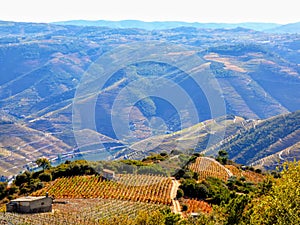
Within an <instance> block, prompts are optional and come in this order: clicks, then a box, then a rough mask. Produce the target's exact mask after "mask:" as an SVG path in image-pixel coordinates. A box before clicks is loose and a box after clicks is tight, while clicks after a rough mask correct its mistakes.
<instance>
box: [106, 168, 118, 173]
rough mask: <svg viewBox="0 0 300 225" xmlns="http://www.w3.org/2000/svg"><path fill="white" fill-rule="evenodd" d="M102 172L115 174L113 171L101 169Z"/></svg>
mask: <svg viewBox="0 0 300 225" xmlns="http://www.w3.org/2000/svg"><path fill="white" fill-rule="evenodd" d="M103 172H104V173H115V172H114V171H112V170H108V169H103Z"/></svg>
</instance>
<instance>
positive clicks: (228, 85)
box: [0, 21, 300, 172]
mask: <svg viewBox="0 0 300 225" xmlns="http://www.w3.org/2000/svg"><path fill="white" fill-rule="evenodd" d="M66 23H67V22H66ZM68 23H69V25H59V24H39V23H16V22H3V21H2V22H0V116H1V118H0V123H1V126H0V128H1V130H0V160H1V164H0V167H1V171H2V170H3V171H6V170H8V169H11V168H12V170H11V171H13V172H16V171H18V170H21V169H23V165H21V164H20V163H22V162H23V161H22V160H23V159H24V157H26V154H27V152H29V151H31V150H32V151H35V150H37V151H38V152H37V153H36V154H30V158H28V159H29V160H34V159H35V158H36V157H40V156H42V155H45V156H47V157H50V158H52V157H53V158H55V157H58V155H59V154H65V153H66V154H67V153H70V155H72V153H74V151H76V153H77V155H79V154H78V152H80V151H81V152H82V154H84V151H86V152H88V151H89V152H91V151H93V152H94V153H95V152H97V151H98V152H101V151H102V152H103V151H105V152H108V153H109V155H110V156H111V157H125V155H127V156H128V157H129V156H131V155H132V157H135V156H134V154H132V153H133V151H136V149H137V148H138V149H140V148H143V150H145V149H144V147H145V146H144V144H145V140H147V139H148V140H149V138H150V139H151V138H154V140H155V139H156V138H161V137H163V140H162V141H163V143H164V144H163V145H160V146H161V147H159V146H157V147H155V148H154V143H155V142H157V141H153V142H152V143H151V144H148V146H147V147H148V148H150V147H151V146H152V147H153V148H152V151H161V150H163V149H164V148H168V149H166V150H168V151H172V150H174V149H173V148H175V147H174V146H176V140H177V139H175V140H174V138H172V134H174V137H176V135H177V134H180V133H181V134H183V136H182V137H181V138H182V139H181V140H184V141H187V140H192V139H194V140H195V137H196V138H198V137H200V138H202V141H201V140H199V144H198V145H197V146H196V147H197V149H198V150H199V151H203V150H205V149H206V144H207V137H209V136H210V135H212V133H211V131H209V130H207V128H208V127H213V126H215V127H214V128H215V130H213V133H214V135H215V139H214V141H216V142H213V143H212V144H217V141H221V140H219V139H218V138H219V137H222V135H223V134H222V135H221V133H222V132H225V134H224V136H223V137H224V138H229V137H230V136H231V135H234V134H235V133H236V132H238V131H239V130H240V129H241V128H243V126H244V125H245V124H248V123H250V124H252V122H251V121H252V120H253V121H257V120H265V119H268V118H270V117H274V116H278V115H281V114H287V113H290V112H295V111H297V110H299V109H300V92H299V91H298V90H300V66H299V65H300V35H298V34H294V35H291V34H285V33H266V32H261V31H258V30H257V31H255V30H253V29H252V28H254V27H253V26H254V25H255V24H254V25H253V24H252V25H251V26H252V28H251V29H249V28H250V27H248V28H242V27H235V26H233V27H231V28H229V27H227V28H224V27H222V28H221V27H220V26H219V25H218V26H219V27H218V28H217V29H213V28H196V27H187V26H181V25H187V24H184V23H177V25H176V24H175V23H174V24H173V25H172V26H175V27H172V28H169V29H167V28H166V27H165V29H163V30H158V29H157V30H152V29H154V28H153V27H152V28H151V26H154V25H151V26H150V25H149V27H148V29H150V30H147V29H137V28H132V27H135V25H134V24H135V22H134V21H127V22H124V24H129V25H126V26H130V27H131V28H122V29H121V28H116V27H108V25H106V26H105V27H103V26H102V25H99V26H75V25H70V24H72V22H68ZM130 23H131V25H130ZM139 23H140V25H139V26H141V25H142V24H143V22H139ZM74 24H75V22H74ZM150 24H151V23H150ZM169 25H171V24H169ZM178 25H180V27H178ZM248 25H249V24H248ZM110 26H113V25H110ZM118 26H120V25H118ZM124 26H125V25H124ZM211 26H212V25H211ZM249 26H250V25H249ZM256 26H258V27H261V29H263V30H273V31H274V29H277V28H276V26H275V25H274V24H264V26H263V25H259V24H256ZM290 26H292V25H290ZM293 26H294V27H297V24H294V25H293ZM160 27H161V28H162V26H160ZM143 28H147V27H146V25H145V27H143ZM284 28H285V29H286V30H287V29H292V30H293V29H295V30H296V28H287V27H286V26H285V27H284ZM155 29H156V28H155ZM256 29H259V28H256ZM273 31H272V32H273ZM146 42H155V43H167V44H170V45H171V44H172V46H174V45H175V46H176V45H178V46H185V48H186V50H187V52H186V55H189V54H195V55H196V56H197V57H198V58H197V59H199V61H197V65H198V67H196V69H198V70H205V71H207V70H208V71H209V73H205V74H203V75H201V76H199V78H200V79H199V84H197V83H195V81H194V80H193V78H192V77H191V76H190V75H189V74H188V73H187V72H185V71H184V70H180V69H179V68H177V67H176V66H175V65H170V63H168V62H164V61H163V60H157V61H153V60H152V61H151V60H150V61H142V62H141V61H139V59H140V58H139V57H137V60H136V61H135V62H133V63H132V64H130V65H124V66H123V67H122V68H119V69H117V70H116V71H113V73H112V74H111V77H110V79H108V80H107V82H105V83H104V84H103V87H102V88H100V87H99V89H95V91H94V92H93V93H90V95H84V96H80V97H81V98H80V101H79V108H80V107H82V108H83V109H84V108H85V107H86V106H87V105H88V104H89V103H90V97H91V95H95V96H97V98H96V101H95V102H94V103H93V104H95V108H94V109H93V110H92V111H93V113H94V118H90V117H84V119H85V122H86V124H84V125H82V126H79V127H78V129H79V130H78V134H79V135H83V137H86V138H84V139H83V143H81V144H80V145H79V146H78V143H77V142H76V139H75V136H76V135H77V134H74V132H73V128H74V127H73V125H74V124H73V122H74V120H75V119H78V118H74V117H73V112H74V111H73V110H74V108H73V106H74V105H73V103H74V97H75V96H76V93H77V91H78V85H79V84H81V82H82V79H83V76H84V75H85V74H86V72H87V71H88V70H89V68H91V66H92V65H97V63H96V64H95V62H97V60H99V58H100V57H102V56H105V55H106V54H108V53H110V52H111V51H113V50H114V49H116V48H117V47H118V46H123V49H122V50H124V51H126V50H128V49H129V50H130V49H131V48H130V47H128V46H131V47H132V44H134V43H138V44H140V48H141V49H142V50H143V49H144V48H146V45H144V43H146ZM124 46H125V47H124ZM126 46H127V48H126ZM117 49H118V48H117ZM124 51H120V52H118V51H117V52H115V54H114V55H113V57H112V58H111V59H114V58H118V57H119V56H120V54H122V53H124ZM169 53H170V54H169V55H176V54H178V53H177V52H169ZM153 55H154V56H155V54H152V55H151V56H153ZM111 63H112V61H111V60H109V61H107V63H106V64H105V65H104V66H106V65H107V66H110V64H111ZM193 63H194V62H193V61H184V66H187V67H189V66H190V67H192V66H193ZM100 71H101V70H100ZM97 76H99V74H97V73H96V74H93V76H91V78H93V79H96V80H97V78H99V77H97ZM149 77H150V78H153V79H154V78H155V79H157V81H159V82H156V83H155V85H154V86H155V87H156V88H157V89H156V90H164V88H165V87H167V86H168V82H171V83H172V84H174V87H177V88H179V89H180V90H183V91H184V93H185V94H186V95H187V96H188V97H189V100H190V102H191V103H193V104H194V105H195V107H194V110H195V112H196V113H197V116H198V117H199V120H198V121H197V123H191V122H190V121H189V117H188V116H185V117H184V118H183V120H181V119H180V116H179V114H180V113H181V114H182V115H186V114H183V113H185V112H177V111H176V109H174V106H172V104H170V103H169V102H168V101H166V100H165V101H164V100H163V99H161V98H158V97H157V98H155V96H146V97H147V98H143V96H144V95H143V92H142V90H145V89H147V87H150V86H151V82H149V81H147V79H146V78H149ZM93 79H91V80H87V83H85V85H86V87H91V86H92V85H93V82H94V81H95V80H93ZM155 79H154V80H155ZM135 81H140V82H138V84H137V86H130V85H132V84H133V83H134V82H135ZM167 81H168V82H167ZM216 83H217V84H218V85H216ZM199 85H200V86H202V88H199ZM141 87H143V88H141ZM124 90H127V91H128V92H127V93H128V95H127V97H128V98H126V96H125V97H122V95H119V93H122V91H124ZM174 90H175V89H174ZM176 90H177V89H176ZM205 91H211V92H212V93H214V97H215V98H214V99H213V100H211V102H210V103H209V102H208V100H207V96H206V94H205ZM168 93H176V91H173V92H172V91H170V90H169V92H168ZM130 98H132V99H136V98H137V99H139V101H137V102H136V104H135V105H134V107H132V108H131V109H130V113H131V116H132V118H131V120H130V121H129V122H128V124H124V126H126V127H128V132H127V133H125V134H124V135H122V136H121V137H120V136H118V135H117V134H116V132H115V130H114V125H113V123H112V115H113V114H112V109H113V107H114V104H115V102H116V101H120V102H126V100H128V99H130ZM177 99H180V97H178V98H177ZM218 99H222V102H224V112H223V113H220V114H219V115H217V117H216V116H212V113H211V105H218V103H217V100H218ZM128 111H129V109H128V108H127V107H123V108H120V109H119V110H118V111H117V112H118V113H117V114H122V113H123V114H126V113H127V112H128ZM227 116H229V117H227ZM220 118H223V119H220ZM296 118H298V117H296ZM159 119H161V120H163V121H164V123H159V121H160V120H159ZM91 120H94V121H95V127H96V128H95V129H94V130H93V129H92V128H91V127H90V126H89V125H88V124H89V123H90V121H91ZM216 121H217V122H216ZM201 122H203V123H204V122H205V123H206V124H208V125H207V126H206V127H202V125H203V124H202V125H201ZM122 123H123V120H121V122H120V123H119V124H122ZM198 123H200V124H198ZM280 123H283V124H284V122H282V121H281V122H280ZM224 124H227V125H228V127H227V128H228V130H226V129H225V130H224V129H223V125H224ZM235 125H237V126H235ZM188 128H191V130H186V129H188ZM269 128H270V127H268V128H266V130H267V131H268V132H270V133H272V132H273V131H272V129H269ZM262 129H263V130H264V128H262ZM195 130H196V131H197V132H198V133H197V132H196V133H195V132H194V131H195ZM4 131H5V132H4ZM9 132H11V133H12V134H15V133H16V135H18V138H17V139H16V138H10V134H9ZM177 132H178V133H177ZM241 132H242V131H241ZM294 132H296V131H291V132H290V133H291V134H292V133H293V134H295V135H293V136H292V137H293V138H294V139H295V140H293V141H290V137H291V136H289V138H288V140H289V141H288V143H289V144H285V145H282V146H283V147H285V149H283V148H272V151H270V152H269V153H270V154H269V153H266V154H262V153H261V155H260V154H258V155H257V154H255V156H254V157H251V158H248V155H247V154H246V153H244V152H242V150H241V152H239V153H235V152H233V151H231V150H230V149H232V148H231V147H230V145H229V144H230V143H237V141H236V140H232V141H231V142H230V143H229V144H227V145H226V146H225V145H224V148H225V147H226V149H228V151H229V153H230V156H231V157H232V158H235V159H237V161H238V162H241V163H246V164H251V163H256V162H258V161H259V160H260V159H263V158H266V157H268V156H270V155H273V154H279V153H280V151H284V152H283V153H280V155H279V156H280V157H282V158H284V156H285V155H287V154H288V153H289V152H290V150H289V148H292V147H293V149H294V148H296V147H297V146H298V145H297V141H299V139H298V138H299V136H297V135H296V134H297V133H294ZM30 134H32V135H30ZM219 134H220V135H219ZM164 135H167V136H164ZM170 135H171V136H170ZM197 135H200V136H197ZM243 135H244V133H243ZM245 135H246V133H245ZM29 136H30V138H29ZM8 137H9V138H8ZM189 137H190V139H189ZM249 137H250V136H249ZM278 137H279V138H281V139H283V138H282V137H281V136H278ZM262 138H263V139H265V138H266V137H265V136H262ZM276 138H277V137H276ZM276 138H275V139H276ZM275 139H274V140H273V139H272V141H270V143H266V145H267V144H274V143H275V142H273V141H278V140H277V139H276V140H275ZM41 140H42V141H41ZM95 140H96V141H95ZM98 140H100V141H102V142H103V146H101V147H99V145H97V141H98ZM156 140H157V139H156ZM245 140H246V139H245ZM284 140H285V139H284ZM35 142H37V143H38V142H40V144H36V143H35ZM18 143H20V144H18ZM51 143H58V144H55V147H51V146H52V145H51ZM146 143H147V142H146ZM148 143H149V142H148ZM246 143H248V142H246ZM249 143H250V142H249ZM181 144H182V145H181V146H179V147H180V148H181V149H180V150H182V149H183V148H184V142H181ZM224 144H225V143H224ZM251 144H253V143H251ZM290 144H293V146H292V145H290ZM19 145H20V146H19ZM244 145H246V144H245V143H243V146H244ZM22 146H25V147H26V148H25V147H24V148H23V147H22ZM49 146H50V148H51V149H49V148H48V147H49ZM139 146H140V147H139ZM186 146H188V145H186ZM228 146H229V147H228ZM254 146H255V144H254ZM276 146H279V143H277V144H276ZM18 147H20V148H19V149H18ZM194 147H195V146H194ZM245 149H249V151H252V150H251V149H252V148H250V147H249V146H248V147H245ZM265 149H267V148H263V149H262V150H265ZM216 151H217V148H216V149H215V150H212V151H211V154H215V153H216ZM266 151H268V150H266ZM146 152H147V153H151V151H148V150H147V151H146ZM38 153H40V154H38ZM99 154H100V153H99ZM74 155H75V154H73V156H74ZM297 155H298V154H297ZM7 156H13V157H7ZM28 156H29V155H28ZM279 156H278V157H279ZM137 157H138V154H137ZM100 158H101V157H100ZM266 161H268V162H270V164H272V163H273V164H274V160H273V158H272V159H270V158H268V160H267V159H266ZM270 167H271V166H270Z"/></svg>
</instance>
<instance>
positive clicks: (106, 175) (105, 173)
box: [102, 169, 115, 180]
mask: <svg viewBox="0 0 300 225" xmlns="http://www.w3.org/2000/svg"><path fill="white" fill-rule="evenodd" d="M102 175H103V177H104V178H105V179H107V180H113V179H114V178H115V172H114V171H112V170H108V169H103V173H102Z"/></svg>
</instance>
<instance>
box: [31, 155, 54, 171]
mask: <svg viewBox="0 0 300 225" xmlns="http://www.w3.org/2000/svg"><path fill="white" fill-rule="evenodd" d="M35 163H36V164H37V165H38V166H39V167H42V168H43V170H46V169H49V168H50V167H51V163H50V161H49V160H48V159H47V158H39V159H37V160H36V161H35Z"/></svg>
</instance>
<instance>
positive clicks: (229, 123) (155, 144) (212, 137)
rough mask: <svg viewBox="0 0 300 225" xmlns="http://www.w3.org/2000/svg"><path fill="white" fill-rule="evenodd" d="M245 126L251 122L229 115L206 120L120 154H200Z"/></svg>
mask: <svg viewBox="0 0 300 225" xmlns="http://www.w3.org/2000/svg"><path fill="white" fill-rule="evenodd" d="M247 124H251V122H250V121H246V120H245V119H243V118H241V117H236V116H230V115H228V116H225V117H220V118H217V119H213V120H207V121H204V122H201V123H199V124H196V125H194V126H192V127H188V128H186V129H183V130H180V131H177V132H173V133H171V134H165V135H157V136H154V137H150V138H147V139H144V140H142V141H139V142H136V143H134V144H133V145H131V146H130V148H129V149H128V150H127V151H125V152H122V154H123V155H124V154H126V155H127V157H130V158H142V157H145V155H147V154H148V152H170V151H172V150H174V149H176V150H179V151H181V152H188V151H190V150H191V149H193V151H196V152H201V151H203V150H205V149H206V148H207V147H209V146H211V145H214V144H217V143H219V142H220V141H222V140H223V138H227V137H229V136H231V135H233V134H235V133H236V132H237V131H238V130H239V129H241V128H243V127H244V126H247ZM141 150H142V151H141Z"/></svg>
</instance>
